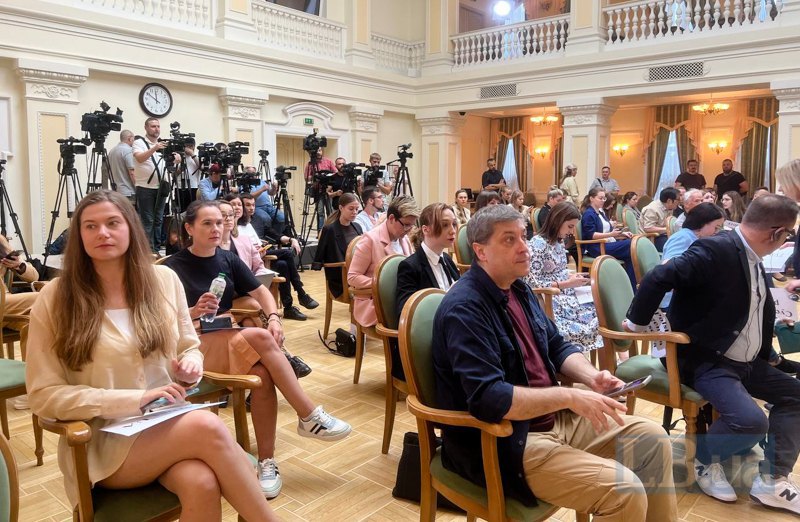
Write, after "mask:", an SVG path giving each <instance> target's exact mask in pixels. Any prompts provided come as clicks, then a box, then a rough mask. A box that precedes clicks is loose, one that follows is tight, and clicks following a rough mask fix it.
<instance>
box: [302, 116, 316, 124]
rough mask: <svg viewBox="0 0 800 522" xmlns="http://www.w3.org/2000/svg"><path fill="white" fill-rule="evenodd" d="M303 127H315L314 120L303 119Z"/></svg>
mask: <svg viewBox="0 0 800 522" xmlns="http://www.w3.org/2000/svg"><path fill="white" fill-rule="evenodd" d="M303 125H314V118H303Z"/></svg>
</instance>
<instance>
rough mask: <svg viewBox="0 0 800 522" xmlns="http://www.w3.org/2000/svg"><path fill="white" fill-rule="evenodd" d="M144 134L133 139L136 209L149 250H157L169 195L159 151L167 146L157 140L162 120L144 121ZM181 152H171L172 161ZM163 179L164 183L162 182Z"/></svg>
mask: <svg viewBox="0 0 800 522" xmlns="http://www.w3.org/2000/svg"><path fill="white" fill-rule="evenodd" d="M144 131H145V136H144V137H142V136H137V137H136V139H134V141H133V159H135V160H136V163H135V164H134V178H135V180H136V210H137V212H138V213H139V217H140V218H141V220H142V227H144V232H145V235H146V236H147V238H148V240H149V241H150V249H151V250H152V251H153V253H154V254H157V253H158V249H159V247H160V246H161V232H162V231H161V228H162V226H163V223H164V206H165V204H166V202H167V196H168V195H169V181H168V180H167V179H166V178H165V177H164V176H163V172H164V165H163V164H162V165H159V162H161V150H163V149H164V148H166V147H167V144H166V143H164V142H160V141H158V137H159V136H160V135H161V123H160V122H159V120H158V118H147V119H146V120H145V121H144ZM180 161H181V159H180V155H178V154H174V155H173V162H174V163H180ZM162 181H163V183H162Z"/></svg>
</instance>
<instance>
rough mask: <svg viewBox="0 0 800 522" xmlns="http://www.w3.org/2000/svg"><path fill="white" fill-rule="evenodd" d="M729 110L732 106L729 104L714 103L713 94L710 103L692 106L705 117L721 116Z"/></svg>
mask: <svg viewBox="0 0 800 522" xmlns="http://www.w3.org/2000/svg"><path fill="white" fill-rule="evenodd" d="M728 108H730V105H729V104H727V103H714V95H713V94H712V95H711V98H710V99H709V100H708V103H701V104H698V105H692V110H693V111H695V112H699V113H700V114H702V115H703V116H706V115H714V114H719V113H721V112H725V111H727V110H728Z"/></svg>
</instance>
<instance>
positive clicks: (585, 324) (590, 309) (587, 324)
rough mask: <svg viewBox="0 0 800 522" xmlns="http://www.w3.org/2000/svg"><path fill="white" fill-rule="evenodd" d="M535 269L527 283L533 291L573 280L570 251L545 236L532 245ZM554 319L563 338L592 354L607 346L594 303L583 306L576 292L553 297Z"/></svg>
mask: <svg viewBox="0 0 800 522" xmlns="http://www.w3.org/2000/svg"><path fill="white" fill-rule="evenodd" d="M528 250H529V251H530V253H531V268H530V271H529V272H528V275H527V276H525V282H526V283H527V284H528V286H530V287H531V288H548V287H551V286H553V283H554V282H556V281H564V280H566V279H568V278H569V272H568V270H567V251H566V249H565V248H564V245H563V243H561V242H560V241H559V242H558V243H556V244H554V245H551V244H549V243H547V241H545V240H544V238H542V237H541V236H538V235H537V236H534V237H533V239H531V240H530V241H528ZM553 316H554V317H555V322H556V326H557V327H558V331H559V332H560V333H561V335H562V336H563V337H564V338H565V339H566V340H568V341H571V342H573V343H575V344H576V345H578V346H579V347H580V349H581V351H584V352H588V351H590V350H594V349H596V348H601V347H602V346H603V339H602V338H601V337H600V335H598V333H597V330H598V323H597V314H596V313H595V310H594V304H593V303H587V304H580V303H578V298H577V297H575V290H574V289H573V288H563V289H562V290H561V295H556V296H553Z"/></svg>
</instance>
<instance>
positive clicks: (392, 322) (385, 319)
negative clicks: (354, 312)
mask: <svg viewBox="0 0 800 522" xmlns="http://www.w3.org/2000/svg"><path fill="white" fill-rule="evenodd" d="M403 259H405V257H404V256H401V255H399V254H395V255H393V256H389V257H387V258H386V259H384V260H383V261H381V263H380V264H379V265H378V268H377V270H375V277H374V278H373V280H372V281H373V282H372V300H373V301H374V303H375V312H376V314H377V315H378V324H376V325H375V331H376V332H377V334H378V336H380V338H381V340H382V341H383V358H384V360H385V361H386V391H385V396H386V413H385V417H384V422H383V445H382V446H381V453H383V454H386V453H389V444H391V442H392V428H393V427H394V415H395V411H396V410H397V401H398V400H399V398H400V393H404V394H406V395H408V385H407V384H406V382H405V381H404V380H402V379H398V378H396V377H393V376H392V369H393V363H392V348H391V345H392V341H391V339H394V340H395V341H394V342H395V343H396V342H397V309H396V308H395V307H396V304H397V269H398V267H399V265H400V262H401V261H403Z"/></svg>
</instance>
